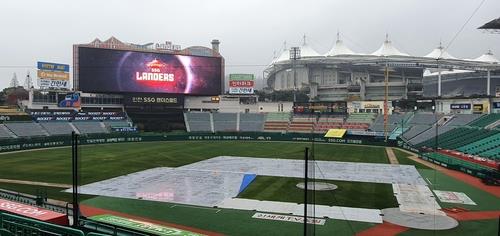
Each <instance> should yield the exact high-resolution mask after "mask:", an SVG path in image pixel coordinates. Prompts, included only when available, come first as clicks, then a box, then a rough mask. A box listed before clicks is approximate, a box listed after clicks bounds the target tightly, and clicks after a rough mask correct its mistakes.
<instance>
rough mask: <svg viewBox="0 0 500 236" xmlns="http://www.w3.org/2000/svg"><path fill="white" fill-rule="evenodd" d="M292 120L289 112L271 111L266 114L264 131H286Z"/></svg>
mask: <svg viewBox="0 0 500 236" xmlns="http://www.w3.org/2000/svg"><path fill="white" fill-rule="evenodd" d="M289 122H290V113H288V112H270V113H268V114H267V116H266V122H265V123H264V131H266V132H286V130H287V129H288V123H289Z"/></svg>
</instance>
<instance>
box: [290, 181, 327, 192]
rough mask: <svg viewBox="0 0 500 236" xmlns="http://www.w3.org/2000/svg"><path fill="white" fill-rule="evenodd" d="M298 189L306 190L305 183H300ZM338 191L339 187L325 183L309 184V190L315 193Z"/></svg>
mask: <svg viewBox="0 0 500 236" xmlns="http://www.w3.org/2000/svg"><path fill="white" fill-rule="evenodd" d="M296 186H297V188H300V189H305V183H298V184H297V185H296ZM335 189H337V185H335V184H330V183H325V182H310V183H307V190H315V191H330V190H335Z"/></svg>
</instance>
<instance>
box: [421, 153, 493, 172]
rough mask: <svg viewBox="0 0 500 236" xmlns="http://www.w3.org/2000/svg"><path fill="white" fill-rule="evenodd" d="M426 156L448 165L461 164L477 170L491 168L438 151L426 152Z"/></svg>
mask: <svg viewBox="0 0 500 236" xmlns="http://www.w3.org/2000/svg"><path fill="white" fill-rule="evenodd" d="M422 155H423V156H424V157H426V158H430V159H433V160H436V161H439V162H441V163H444V164H446V165H447V166H453V165H454V166H461V167H466V168H468V169H471V170H475V171H482V170H490V168H488V167H485V166H483V165H481V164H478V163H474V162H470V161H467V160H462V159H459V158H455V157H451V156H448V155H445V154H442V153H437V152H429V153H424V154H422Z"/></svg>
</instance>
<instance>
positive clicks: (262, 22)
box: [0, 0, 500, 88]
mask: <svg viewBox="0 0 500 236" xmlns="http://www.w3.org/2000/svg"><path fill="white" fill-rule="evenodd" d="M481 1H482V0H439V1H436V0H390V1H389V0H364V1H362V0H343V1H335V0H324V1H314V0H309V1H296V0H276V1H275V0H247V1H237V0H210V1H209V0H176V1H166V0H163V1H160V0H158V1H153V0H141V1H138V0H136V1H132V0H109V1H106V0H91V1H89V0H85V1H83V0H72V1H63V0H60V1H56V0H45V1H43V0H31V1H29V0H12V1H2V2H1V3H0V25H1V27H0V32H1V33H0V88H3V87H6V86H8V85H9V82H10V80H11V78H12V75H13V73H14V72H15V73H17V76H18V79H19V80H20V82H21V83H23V81H24V77H25V75H26V72H27V71H28V70H29V71H30V73H31V75H32V76H35V77H36V62H37V61H48V62H57V63H65V64H70V65H72V45H73V44H75V43H88V42H90V41H92V40H93V39H94V38H96V37H97V38H100V39H102V40H105V39H108V38H109V37H110V36H115V37H116V38H118V39H120V40H122V41H124V42H131V43H148V42H164V41H166V40H168V41H172V42H173V43H175V44H180V45H181V46H182V47H183V48H184V47H187V46H195V45H201V46H208V47H209V46H210V41H211V40H212V39H214V38H217V39H219V40H220V41H221V53H222V55H223V56H224V57H225V58H226V74H229V73H237V72H243V73H255V74H256V75H257V76H261V75H262V70H263V69H264V65H266V64H268V63H269V62H270V61H271V60H272V57H273V51H279V50H280V49H281V48H282V47H283V41H285V40H286V42H287V45H288V46H294V45H299V44H300V43H301V41H302V35H304V34H305V35H307V39H308V40H307V41H308V43H309V44H310V45H311V46H312V47H313V48H314V49H316V50H317V51H318V52H320V53H325V52H327V51H328V50H329V48H330V47H331V46H332V44H333V42H334V40H335V39H336V32H337V30H339V31H340V33H341V34H342V35H343V39H344V42H345V44H346V45H347V46H349V47H351V49H353V50H354V51H356V52H364V53H371V52H373V51H375V50H376V49H377V48H378V47H379V46H380V45H381V43H382V41H383V40H384V37H385V33H388V34H389V37H390V39H391V40H392V41H393V43H394V45H395V46H396V47H397V48H399V49H400V50H401V51H403V52H406V53H409V54H411V55H420V56H421V55H425V54H427V53H428V52H430V51H431V50H432V49H433V48H434V47H436V46H437V45H438V43H439V41H440V40H442V41H443V44H444V45H447V44H448V43H449V41H450V40H451V39H452V38H453V36H454V35H455V33H456V32H457V31H458V30H459V29H460V27H461V26H462V25H463V24H464V23H465V21H466V20H467V18H468V17H469V16H470V15H471V13H472V12H473V11H474V9H475V8H476V7H477V6H478V5H479V3H480V2H481ZM498 17H500V1H498V0H486V2H485V3H484V5H483V6H482V7H481V8H480V10H479V11H478V12H477V13H476V15H475V16H474V17H473V18H472V20H471V21H470V22H469V23H468V25H467V26H466V27H465V29H464V30H463V32H462V33H461V34H460V35H459V36H458V38H457V39H456V40H455V42H454V43H453V44H452V46H451V47H450V48H449V52H450V54H452V55H454V56H455V57H459V58H475V57H478V56H480V55H481V54H483V53H485V52H486V51H487V50H489V49H491V50H492V51H493V53H494V54H495V56H496V57H497V58H499V57H500V34H488V33H484V32H482V31H479V30H477V29H476V28H477V27H479V26H481V25H482V24H484V23H486V22H488V21H490V20H492V19H495V18H498Z"/></svg>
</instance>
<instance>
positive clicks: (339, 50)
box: [325, 39, 356, 57]
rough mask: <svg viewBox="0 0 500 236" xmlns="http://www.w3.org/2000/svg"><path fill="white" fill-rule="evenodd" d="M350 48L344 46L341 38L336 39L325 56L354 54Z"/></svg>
mask: <svg viewBox="0 0 500 236" xmlns="http://www.w3.org/2000/svg"><path fill="white" fill-rule="evenodd" d="M355 54H356V53H354V52H353V51H352V50H351V49H349V48H348V47H347V46H345V44H344V42H342V40H340V39H337V41H336V42H335V45H333V47H332V49H330V51H328V52H327V53H326V54H325V56H332V57H333V56H337V55H355Z"/></svg>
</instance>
